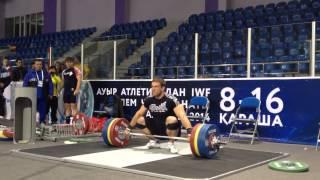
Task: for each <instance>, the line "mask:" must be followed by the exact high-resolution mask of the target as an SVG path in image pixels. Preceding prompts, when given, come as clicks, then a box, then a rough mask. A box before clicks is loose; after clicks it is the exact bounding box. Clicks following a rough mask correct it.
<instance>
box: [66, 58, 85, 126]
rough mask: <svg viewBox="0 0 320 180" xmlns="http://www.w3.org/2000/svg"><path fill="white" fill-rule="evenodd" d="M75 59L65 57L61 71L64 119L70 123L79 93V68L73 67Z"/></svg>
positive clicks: (74, 112)
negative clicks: (63, 68)
mask: <svg viewBox="0 0 320 180" xmlns="http://www.w3.org/2000/svg"><path fill="white" fill-rule="evenodd" d="M74 62H75V59H74V58H72V57H67V58H66V59H65V64H66V69H65V70H63V72H62V79H63V88H64V91H63V102H64V109H65V121H66V123H67V124H69V123H70V120H71V116H74V115H76V114H77V112H78V108H77V95H78V94H79V93H80V85H81V72H80V69H78V68H77V67H74Z"/></svg>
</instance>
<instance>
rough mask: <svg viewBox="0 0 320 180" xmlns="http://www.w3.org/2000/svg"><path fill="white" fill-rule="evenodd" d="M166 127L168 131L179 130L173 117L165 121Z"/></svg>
mask: <svg viewBox="0 0 320 180" xmlns="http://www.w3.org/2000/svg"><path fill="white" fill-rule="evenodd" d="M166 127H167V129H168V130H177V129H179V123H178V119H177V118H176V117H174V116H169V117H167V119H166Z"/></svg>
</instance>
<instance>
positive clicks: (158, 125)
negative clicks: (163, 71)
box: [125, 78, 192, 153]
mask: <svg viewBox="0 0 320 180" xmlns="http://www.w3.org/2000/svg"><path fill="white" fill-rule="evenodd" d="M165 88H166V82H165V81H164V80H163V79H160V78H155V79H153V80H152V82H151V96H149V97H147V98H145V99H144V103H143V105H142V106H141V107H140V109H139V110H138V111H137V112H136V114H135V115H134V116H133V118H132V120H131V122H130V124H129V127H128V128H127V129H126V131H125V133H126V134H127V135H128V134H129V133H130V131H131V129H133V128H135V127H137V128H139V129H142V130H143V132H144V133H145V134H146V135H162V136H169V137H176V136H177V135H178V134H179V131H180V128H181V123H182V125H183V126H184V127H185V128H186V130H187V133H188V135H190V134H191V131H192V129H191V128H192V126H191V123H190V121H189V119H188V117H187V115H186V113H185V111H184V107H183V105H182V104H180V103H179V101H178V100H177V98H176V97H174V96H172V95H167V94H166V93H165ZM149 139H150V140H149V142H148V143H147V144H146V145H145V146H144V148H145V149H151V148H160V143H159V139H156V138H151V137H149ZM168 149H169V150H170V152H171V153H177V152H178V150H177V148H176V146H175V145H174V140H173V139H169V142H168Z"/></svg>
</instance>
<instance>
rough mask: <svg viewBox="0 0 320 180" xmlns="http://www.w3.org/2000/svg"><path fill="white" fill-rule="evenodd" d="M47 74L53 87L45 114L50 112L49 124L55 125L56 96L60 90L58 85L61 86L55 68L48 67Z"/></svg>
mask: <svg viewBox="0 0 320 180" xmlns="http://www.w3.org/2000/svg"><path fill="white" fill-rule="evenodd" d="M49 73H50V76H51V81H52V85H53V96H52V98H51V99H50V98H49V99H48V109H47V113H49V110H51V112H50V117H51V124H56V123H57V109H58V95H59V90H60V85H61V78H60V76H59V75H58V73H57V69H56V67H55V66H50V67H49Z"/></svg>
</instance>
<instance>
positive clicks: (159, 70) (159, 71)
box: [155, 68, 165, 78]
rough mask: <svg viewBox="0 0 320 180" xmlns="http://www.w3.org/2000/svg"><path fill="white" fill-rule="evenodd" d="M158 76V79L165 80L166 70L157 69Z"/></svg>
mask: <svg viewBox="0 0 320 180" xmlns="http://www.w3.org/2000/svg"><path fill="white" fill-rule="evenodd" d="M155 74H156V76H157V77H160V78H164V77H165V74H164V69H162V68H156V73H155Z"/></svg>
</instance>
